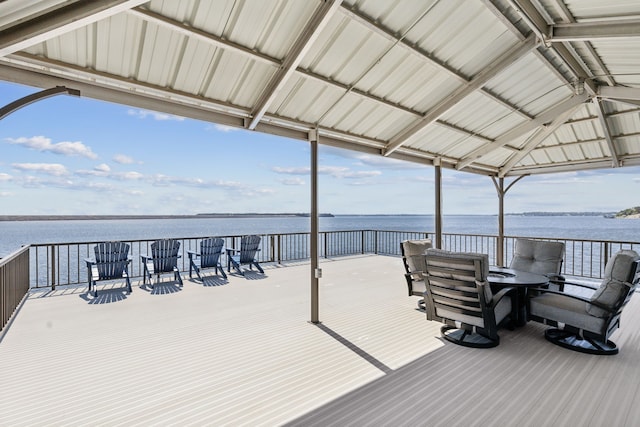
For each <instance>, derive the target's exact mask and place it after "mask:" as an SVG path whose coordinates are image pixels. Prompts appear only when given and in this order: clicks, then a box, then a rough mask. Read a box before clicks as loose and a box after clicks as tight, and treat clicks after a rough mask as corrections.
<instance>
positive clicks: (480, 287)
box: [424, 249, 516, 348]
mask: <svg viewBox="0 0 640 427" xmlns="http://www.w3.org/2000/svg"><path fill="white" fill-rule="evenodd" d="M425 260H426V270H425V276H424V278H425V285H426V291H425V294H424V302H425V308H426V312H427V320H436V321H439V322H442V323H445V326H443V327H442V328H441V329H440V331H441V333H442V336H443V338H445V339H446V340H448V341H451V342H453V343H456V344H460V345H464V346H468V347H480V348H488V347H495V346H497V345H498V344H499V343H500V337H499V336H498V328H499V326H501V325H502V324H504V323H506V322H507V321H510V320H511V319H513V318H515V314H516V313H515V311H514V310H515V307H516V305H515V303H513V302H512V297H513V295H514V291H515V290H514V288H511V287H506V288H503V289H501V290H500V291H499V292H498V293H496V294H495V295H494V294H493V293H492V291H491V287H490V286H489V282H488V281H487V276H488V274H489V256H488V255H487V254H477V253H466V252H448V251H444V250H441V249H428V250H427V255H426V257H425Z"/></svg>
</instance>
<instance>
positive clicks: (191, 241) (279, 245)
mask: <svg viewBox="0 0 640 427" xmlns="http://www.w3.org/2000/svg"><path fill="white" fill-rule="evenodd" d="M260 236H261V243H260V251H259V252H258V261H259V262H261V263H278V264H281V263H286V262H290V261H299V260H305V259H309V257H310V241H311V239H310V234H309V233H308V232H303V233H281V234H262V235H260ZM434 236H435V234H434V233H432V232H417V231H416V232H412V231H385V230H349V231H324V232H321V233H320V238H319V243H318V245H319V248H318V250H319V251H318V253H319V254H320V257H323V258H330V257H338V256H347V255H358V254H378V255H390V256H399V255H400V242H401V241H403V240H414V239H425V238H430V239H434ZM208 237H210V236H202V237H182V238H178V239H177V240H179V241H180V243H181V244H180V251H181V258H180V260H179V268H180V270H181V271H188V270H189V258H188V256H187V251H190V250H198V248H199V245H200V242H201V241H202V240H203V239H206V238H208ZM219 237H222V238H223V239H224V241H225V248H230V249H235V248H239V247H240V239H241V238H242V236H240V235H236V236H219ZM520 237H523V236H520ZM516 238H517V236H506V237H505V239H504V248H503V250H504V254H505V258H504V259H505V260H507V263H508V260H510V259H511V258H512V256H513V248H514V245H515V239H516ZM530 238H535V237H530ZM155 240H157V239H139V240H123V241H124V242H126V243H129V244H130V246H131V249H130V254H129V255H130V256H131V258H132V260H133V262H132V265H131V269H130V272H129V274H130V276H131V277H141V276H142V272H143V267H142V262H141V257H140V255H146V254H149V253H150V252H151V243H153V242H154V241H155ZM540 240H550V241H558V242H563V243H564V244H565V247H566V250H565V259H564V263H563V274H565V275H568V276H578V277H585V278H594V279H597V278H601V277H602V274H603V272H604V265H605V263H606V261H607V260H608V259H609V257H610V256H611V255H612V254H613V253H615V252H616V251H618V250H621V249H638V248H640V242H623V241H604V240H581V239H568V238H557V239H555V238H554V239H549V238H544V239H540ZM497 242H498V237H497V236H495V235H486V234H457V233H444V234H443V238H442V248H443V249H447V250H451V251H463V252H481V253H487V254H488V255H489V259H490V261H491V263H492V264H497V250H496V248H497V244H498V243H497ZM97 243H100V242H68V243H41V244H33V245H31V250H30V255H29V257H30V262H29V267H30V271H31V286H32V287H36V288H42V287H51V288H54V289H55V287H56V286H58V285H77V284H83V283H86V281H87V271H86V264H85V261H84V260H85V258H93V248H94V246H95V245H96V244H97ZM226 262H227V260H226V255H224V254H223V256H222V263H223V265H225V266H226Z"/></svg>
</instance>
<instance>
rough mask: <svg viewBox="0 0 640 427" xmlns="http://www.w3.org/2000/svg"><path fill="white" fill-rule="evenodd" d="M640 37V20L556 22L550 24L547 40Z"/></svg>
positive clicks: (551, 41)
mask: <svg viewBox="0 0 640 427" xmlns="http://www.w3.org/2000/svg"><path fill="white" fill-rule="evenodd" d="M633 37H640V20H639V19H625V20H613V21H594V22H580V23H571V24H554V25H550V26H549V30H548V33H547V36H546V39H545V41H547V42H550V43H558V42H572V41H589V40H599V39H612V38H633Z"/></svg>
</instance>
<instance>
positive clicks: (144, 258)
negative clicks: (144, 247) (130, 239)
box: [140, 255, 153, 263]
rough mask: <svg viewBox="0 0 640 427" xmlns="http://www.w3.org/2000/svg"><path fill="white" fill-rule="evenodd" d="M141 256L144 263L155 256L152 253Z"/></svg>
mask: <svg viewBox="0 0 640 427" xmlns="http://www.w3.org/2000/svg"><path fill="white" fill-rule="evenodd" d="M140 258H142V262H144V263H147V262H149V261H152V260H153V257H152V256H151V255H140Z"/></svg>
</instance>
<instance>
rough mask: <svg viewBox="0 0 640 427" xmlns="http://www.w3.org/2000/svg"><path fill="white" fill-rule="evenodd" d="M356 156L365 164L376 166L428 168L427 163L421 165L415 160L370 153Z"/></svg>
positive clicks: (405, 168)
mask: <svg viewBox="0 0 640 427" xmlns="http://www.w3.org/2000/svg"><path fill="white" fill-rule="evenodd" d="M356 158H357V159H358V160H359V162H360V163H361V164H363V165H367V166H375V167H378V168H386V169H398V170H407V169H426V168H427V166H426V165H421V164H419V163H415V162H407V161H404V160H398V159H390V158H388V157H383V156H371V155H369V154H360V155H358V156H356Z"/></svg>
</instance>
